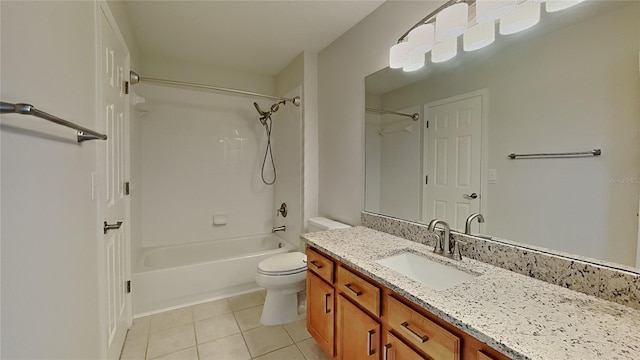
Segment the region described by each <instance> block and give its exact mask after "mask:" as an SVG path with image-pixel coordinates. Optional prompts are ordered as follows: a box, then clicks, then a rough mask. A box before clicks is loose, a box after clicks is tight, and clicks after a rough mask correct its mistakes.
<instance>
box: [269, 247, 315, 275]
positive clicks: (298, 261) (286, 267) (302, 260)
mask: <svg viewBox="0 0 640 360" xmlns="http://www.w3.org/2000/svg"><path fill="white" fill-rule="evenodd" d="M306 267H307V255H305V254H303V253H301V252H290V253H285V254H279V255H275V256H272V257H270V258H268V259H265V260H262V261H261V262H260V263H259V264H258V271H260V272H261V273H290V272H292V271H293V272H299V271H300V270H306Z"/></svg>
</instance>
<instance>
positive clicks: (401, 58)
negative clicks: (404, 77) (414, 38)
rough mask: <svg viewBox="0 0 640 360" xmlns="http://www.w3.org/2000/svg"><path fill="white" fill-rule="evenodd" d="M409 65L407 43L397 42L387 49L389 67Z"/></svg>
mask: <svg viewBox="0 0 640 360" xmlns="http://www.w3.org/2000/svg"><path fill="white" fill-rule="evenodd" d="M407 65H409V43H408V42H406V41H405V42H399V43H397V44H395V45H393V46H392V47H391V50H389V67H390V68H392V69H400V68H402V67H405V66H407Z"/></svg>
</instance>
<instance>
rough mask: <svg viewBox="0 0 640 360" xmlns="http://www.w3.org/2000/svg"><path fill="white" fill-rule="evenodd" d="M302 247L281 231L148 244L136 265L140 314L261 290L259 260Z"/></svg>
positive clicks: (134, 286)
mask: <svg viewBox="0 0 640 360" xmlns="http://www.w3.org/2000/svg"><path fill="white" fill-rule="evenodd" d="M294 250H296V249H295V247H294V246H293V245H291V244H289V243H288V242H286V241H284V240H282V239H280V238H279V237H277V236H275V235H271V234H269V235H258V236H251V237H243V238H233V239H226V240H216V241H210V242H203V243H192V244H185V245H174V246H164V247H155V248H146V249H143V250H142V254H141V256H140V258H139V260H138V262H137V263H136V264H135V266H134V271H133V274H132V281H131V282H132V301H133V313H134V314H135V316H141V315H146V314H151V313H154V312H158V311H162V310H166V309H170V308H175V307H179V306H181V305H188V304H194V303H198V302H202V301H206V300H210V299H215V298H221V297H226V296H231V295H236V294H239V293H242V292H247V291H251V290H255V289H258V288H259V287H258V284H256V282H255V279H254V277H255V274H256V269H257V267H258V263H259V262H260V261H262V260H263V259H266V258H268V257H270V256H272V255H274V254H279V253H285V252H290V251H294Z"/></svg>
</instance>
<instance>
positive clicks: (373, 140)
mask: <svg viewBox="0 0 640 360" xmlns="http://www.w3.org/2000/svg"><path fill="white" fill-rule="evenodd" d="M367 106H369V105H367ZM381 118H382V116H381V115H378V114H374V113H369V112H367V113H366V114H365V125H364V131H365V140H366V143H365V149H366V156H365V161H366V163H365V172H366V176H365V179H366V182H365V205H366V206H365V210H367V211H371V212H375V213H380V190H381V189H380V155H381V154H382V152H381V151H382V148H381V145H382V136H380V131H381V130H382V126H381V125H382V124H381V122H382V119H381Z"/></svg>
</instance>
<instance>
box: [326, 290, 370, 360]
mask: <svg viewBox="0 0 640 360" xmlns="http://www.w3.org/2000/svg"><path fill="white" fill-rule="evenodd" d="M337 301H338V304H337V312H336V319H337V320H336V329H337V331H336V353H337V357H336V359H340V360H354V359H363V360H374V359H375V360H378V359H380V323H379V322H378V320H377V319H375V318H373V317H371V316H369V315H368V314H367V313H365V312H364V311H362V310H360V308H358V307H357V306H356V305H354V304H353V303H352V302H351V301H350V300H348V299H347V298H346V297H345V296H344V295H343V294H340V295H338V299H337Z"/></svg>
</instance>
